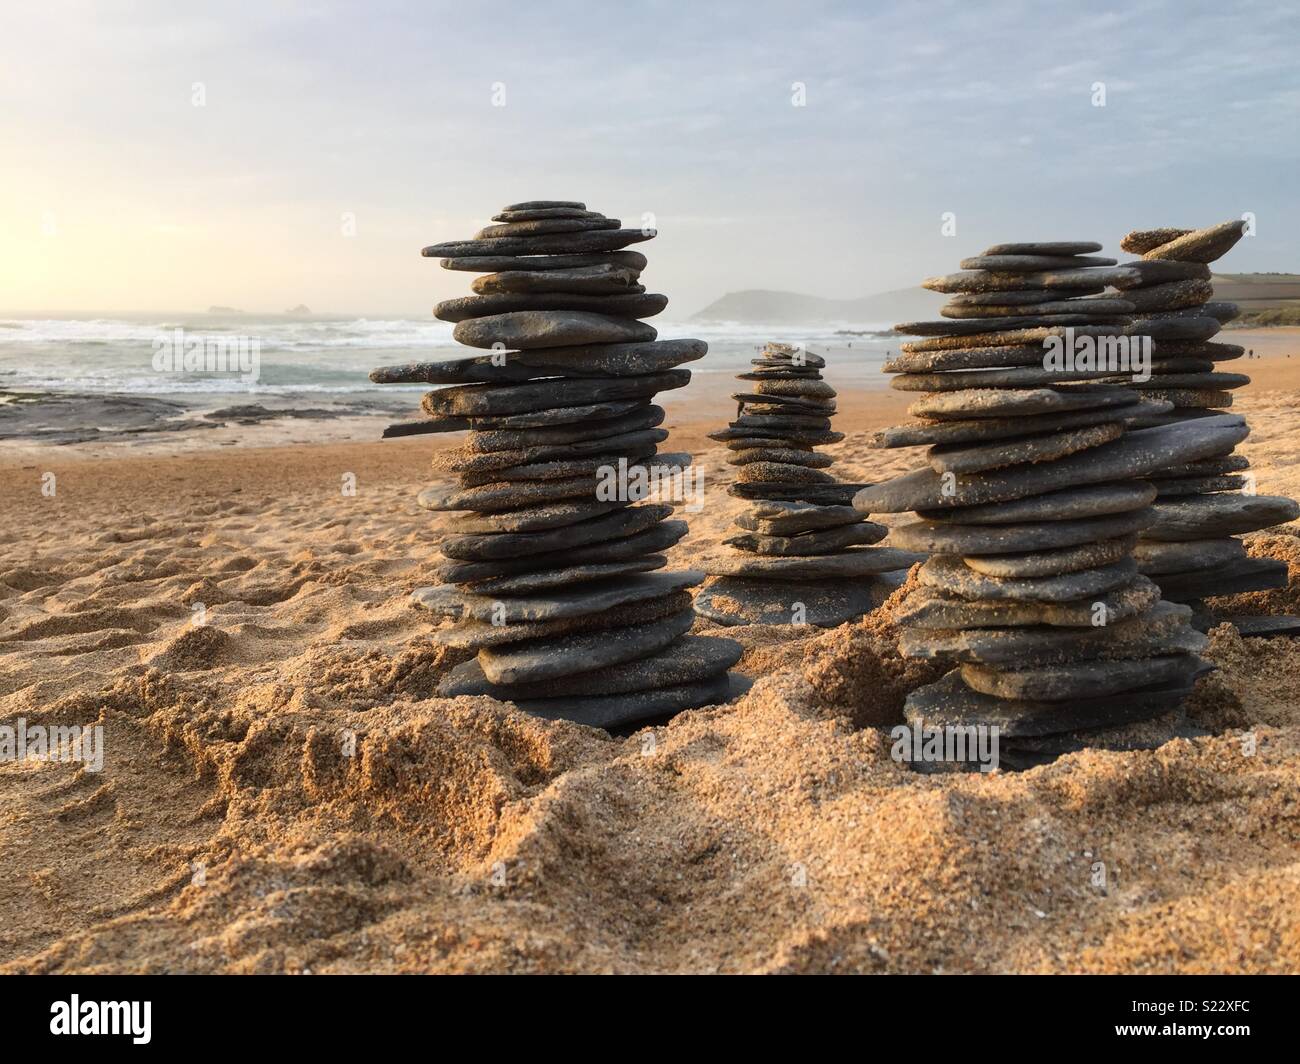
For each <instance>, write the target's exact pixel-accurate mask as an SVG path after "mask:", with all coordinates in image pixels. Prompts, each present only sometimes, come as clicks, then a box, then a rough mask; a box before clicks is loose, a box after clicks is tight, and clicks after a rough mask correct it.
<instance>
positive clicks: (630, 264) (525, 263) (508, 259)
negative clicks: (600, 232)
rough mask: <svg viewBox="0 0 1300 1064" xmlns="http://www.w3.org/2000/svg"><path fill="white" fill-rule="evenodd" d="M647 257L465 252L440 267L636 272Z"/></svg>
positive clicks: (618, 253) (490, 270) (495, 270)
mask: <svg viewBox="0 0 1300 1064" xmlns="http://www.w3.org/2000/svg"><path fill="white" fill-rule="evenodd" d="M648 261H649V260H647V259H646V257H645V256H644V255H642V254H641V252H639V251H598V252H588V253H586V254H577V255H536V254H528V255H468V256H461V257H458V258H454V259H443V260H442V261H441V262H440V263H439V265H440V266H441V267H442V268H443V269H444V270H460V271H464V272H468V273H483V274H488V273H502V272H507V271H510V272H513V271H517V270H529V271H537V270H572V269H579V268H582V267H586V266H617V267H623V268H626V269H629V270H635V271H636V272H637V273H640V272H641V271H642V270H644V269H645V268H646V265H647V263H648Z"/></svg>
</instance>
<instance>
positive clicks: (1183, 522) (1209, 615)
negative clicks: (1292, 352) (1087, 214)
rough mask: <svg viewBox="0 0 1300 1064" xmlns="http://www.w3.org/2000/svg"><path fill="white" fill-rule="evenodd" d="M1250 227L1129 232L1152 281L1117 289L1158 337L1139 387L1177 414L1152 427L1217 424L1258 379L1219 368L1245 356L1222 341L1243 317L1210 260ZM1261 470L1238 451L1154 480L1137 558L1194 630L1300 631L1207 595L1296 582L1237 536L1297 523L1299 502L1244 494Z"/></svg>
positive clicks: (1298, 625)
mask: <svg viewBox="0 0 1300 1064" xmlns="http://www.w3.org/2000/svg"><path fill="white" fill-rule="evenodd" d="M1245 227H1246V223H1245V222H1242V221H1231V222H1224V223H1223V224H1221V225H1215V226H1211V227H1210V228H1208V229H1195V230H1193V229H1149V230H1141V231H1137V232H1132V233H1129V234H1128V236H1126V237H1125V238H1124V240H1123V241H1122V242H1121V244H1120V247H1122V248H1123V249H1124V250H1125V251H1128V252H1132V253H1133V254H1137V255H1141V256H1142V257H1141V259H1139V260H1138V261H1136V262H1132V263H1128V264H1127V265H1128V267H1130V268H1132V269H1134V270H1136V271H1137V272H1138V273H1139V275H1140V280H1138V281H1136V282H1135V281H1129V280H1121V281H1118V282H1117V283H1116V287H1117V288H1119V289H1121V290H1122V293H1121V294H1122V295H1123V297H1124V298H1125V299H1127V300H1129V301H1130V302H1132V303H1134V304H1135V305H1136V308H1137V310H1136V313H1137V315H1138V319H1139V320H1137V321H1136V322H1134V325H1133V328H1132V330H1131V331H1132V332H1134V333H1139V334H1142V335H1147V336H1150V337H1151V338H1152V349H1153V354H1154V358H1153V363H1152V376H1151V379H1150V380H1149V381H1147V382H1145V383H1141V384H1135V385H1134V386H1135V387H1138V388H1141V389H1142V390H1143V394H1144V395H1146V396H1148V397H1150V398H1158V399H1163V400H1167V401H1168V402H1170V403H1172V404H1173V406H1174V409H1173V411H1172V412H1171V413H1169V414H1165V415H1161V416H1159V417H1157V418H1154V419H1152V420H1151V421H1150V422H1149V423H1150V424H1166V423H1170V424H1172V423H1183V422H1187V421H1191V420H1193V419H1197V418H1205V417H1211V416H1214V415H1215V414H1217V413H1218V412H1219V411H1221V410H1223V409H1224V408H1226V407H1229V406H1231V405H1232V392H1233V390H1234V389H1237V388H1240V387H1242V386H1243V385H1246V384H1249V383H1250V378H1249V377H1248V376H1246V375H1245V374H1244V373H1224V372H1220V371H1219V370H1218V368H1217V363H1219V362H1228V361H1233V360H1235V359H1239V358H1241V356H1242V355H1243V354H1244V353H1245V351H1244V349H1243V348H1242V347H1240V346H1239V345H1237V344H1225V343H1218V342H1216V341H1214V340H1213V339H1212V338H1213V336H1214V335H1215V334H1216V333H1217V332H1218V331H1219V329H1220V328H1221V327H1222V325H1223V323H1225V322H1229V321H1231V320H1232V319H1233V318H1235V317H1237V314H1238V310H1237V306H1236V304H1234V303H1225V302H1221V301H1216V300H1214V299H1213V295H1214V289H1213V286H1212V285H1211V282H1210V267H1209V263H1211V262H1214V261H1216V260H1217V259H1219V258H1221V257H1222V256H1223V255H1224V254H1225V253H1226V252H1228V251H1229V250H1230V249H1231V248H1232V247H1233V245H1234V244H1236V243H1237V241H1238V240H1240V239H1241V236H1242V233H1243V232H1244V231H1245ZM1249 465H1250V463H1249V462H1248V461H1247V460H1246V458H1245V456H1244V455H1238V454H1233V453H1232V448H1231V447H1227V448H1225V449H1224V450H1223V451H1222V452H1221V453H1219V454H1215V455H1211V456H1210V457H1208V458H1203V459H1201V460H1199V461H1196V462H1189V463H1184V464H1181V465H1178V466H1174V467H1171V468H1168V469H1162V470H1160V471H1159V473H1158V474H1157V475H1156V476H1155V477H1154V478H1153V479H1152V483H1153V484H1154V485H1155V486H1156V490H1157V492H1158V495H1157V497H1156V502H1155V510H1156V520H1155V522H1154V523H1153V524H1151V525H1149V526H1148V527H1147V528H1146V529H1144V530H1143V532H1142V538H1141V540H1140V541H1139V543H1138V545H1137V549H1136V550H1135V551H1134V557H1135V558H1136V559H1137V563H1138V571H1139V572H1141V573H1143V574H1145V575H1146V576H1149V577H1150V578H1151V579H1152V580H1154V581H1155V582H1156V583H1157V584H1159V585H1160V590H1161V593H1162V594H1163V596H1164V598H1166V599H1170V600H1172V601H1174V602H1186V603H1189V604H1190V605H1192V606H1193V607H1194V608H1195V609H1196V617H1195V620H1194V623H1195V624H1196V626H1197V627H1200V628H1207V627H1210V626H1212V625H1214V624H1217V623H1221V622H1222V621H1231V622H1232V623H1233V624H1235V625H1236V626H1237V627H1238V628H1239V629H1240V631H1241V632H1242V634H1243V635H1277V634H1279V633H1297V632H1300V618H1297V617H1276V616H1272V617H1269V616H1264V617H1233V616H1222V615H1218V614H1216V613H1214V612H1213V611H1210V610H1207V609H1206V608H1205V606H1204V604H1203V603H1202V602H1201V601H1200V600H1201V599H1204V598H1206V597H1207V596H1214V595H1233V594H1237V593H1239V592H1243V591H1263V590H1268V589H1270V588H1278V587H1286V584H1287V566H1286V563H1285V562H1281V561H1275V560H1273V559H1271V558H1250V557H1247V556H1246V549H1245V547H1244V546H1243V545H1242V542H1241V540H1239V539H1235V538H1234V537H1235V536H1236V535H1238V534H1240V533H1243V532H1253V531H1255V530H1257V529H1261V528H1268V527H1269V526H1271V525H1276V524H1280V523H1281V522H1284V521H1290V520H1293V519H1294V518H1295V517H1296V516H1297V514H1300V507H1297V506H1296V504H1295V502H1294V501H1292V500H1291V499H1287V498H1282V497H1279V496H1275V495H1273V496H1270V495H1257V494H1243V493H1242V489H1243V488H1247V489H1250V488H1253V484H1251V483H1250V482H1248V480H1247V478H1246V477H1245V476H1244V475H1243V474H1244V473H1245V471H1246V470H1247V469H1248V468H1249Z"/></svg>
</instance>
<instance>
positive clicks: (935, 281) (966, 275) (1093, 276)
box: [921, 266, 1138, 292]
mask: <svg viewBox="0 0 1300 1064" xmlns="http://www.w3.org/2000/svg"><path fill="white" fill-rule="evenodd" d="M1137 277H1138V274H1137V272H1136V271H1135V270H1132V269H1126V268H1125V267H1123V266H1110V267H1105V266H1103V267H1084V268H1082V269H1077V270H1043V271H1039V272H1036V273H997V272H991V271H987V270H964V271H962V272H961V273H950V274H948V275H946V276H943V277H928V278H926V279H925V280H924V281H922V282H921V287H922V288H928V289H929V290H930V291H931V292H996V291H1000V290H1007V289H1012V290H1014V289H1017V288H1086V287H1089V286H1092V285H1115V286H1116V287H1118V285H1119V283H1121V282H1123V281H1131V280H1134V279H1136V278H1137Z"/></svg>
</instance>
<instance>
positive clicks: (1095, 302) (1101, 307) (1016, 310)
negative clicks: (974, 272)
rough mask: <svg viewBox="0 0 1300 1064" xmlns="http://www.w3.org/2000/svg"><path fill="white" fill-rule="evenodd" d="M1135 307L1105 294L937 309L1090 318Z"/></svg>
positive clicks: (965, 314) (949, 313)
mask: <svg viewBox="0 0 1300 1064" xmlns="http://www.w3.org/2000/svg"><path fill="white" fill-rule="evenodd" d="M1135 310H1137V306H1136V304H1134V303H1132V302H1130V301H1129V300H1127V299H1118V298H1106V299H1100V298H1099V299H1053V300H1051V301H1038V302H1034V303H1027V304H1016V303H1005V304H997V303H976V304H969V303H947V304H945V305H944V306H943V307H941V308H940V310H939V313H940V314H941V315H943V317H945V318H958V319H962V320H968V319H972V318H1014V317H1017V316H1019V317H1029V318H1035V319H1037V318H1038V317H1040V316H1051V315H1055V314H1066V315H1072V316H1073V315H1080V314H1082V315H1085V316H1087V318H1088V319H1089V320H1091V319H1092V318H1098V317H1101V318H1114V317H1124V316H1127V315H1130V314H1132V313H1133V311H1135Z"/></svg>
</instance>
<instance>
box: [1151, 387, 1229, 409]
mask: <svg viewBox="0 0 1300 1064" xmlns="http://www.w3.org/2000/svg"><path fill="white" fill-rule="evenodd" d="M1145 394H1146V395H1149V396H1151V397H1152V398H1153V399H1164V400H1166V401H1167V402H1170V403H1173V404H1174V406H1175V407H1177V408H1178V409H1180V410H1181V409H1184V408H1192V407H1194V408H1198V409H1204V410H1222V409H1225V408H1226V407H1230V406H1232V393H1231V392H1216V391H1209V390H1203V389H1198V388H1153V387H1151V386H1150V385H1147V387H1146V389H1145Z"/></svg>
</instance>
